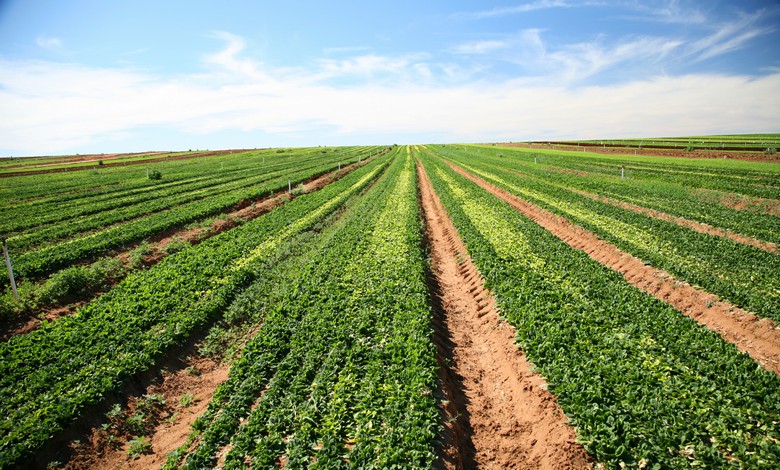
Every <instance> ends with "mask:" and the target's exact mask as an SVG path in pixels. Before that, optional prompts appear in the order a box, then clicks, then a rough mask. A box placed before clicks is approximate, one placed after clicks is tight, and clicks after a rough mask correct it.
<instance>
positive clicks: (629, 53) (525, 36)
mask: <svg viewBox="0 0 780 470" xmlns="http://www.w3.org/2000/svg"><path fill="white" fill-rule="evenodd" d="M543 34H544V31H543V30H541V29H536V28H532V29H526V30H523V31H520V32H518V33H516V34H513V35H509V36H506V37H504V38H502V39H500V40H495V39H491V40H485V41H474V42H468V43H463V44H459V45H457V46H456V47H454V48H453V50H452V52H453V53H454V54H460V55H475V56H480V57H485V56H487V57H488V58H489V59H491V60H493V61H501V62H508V63H512V64H514V65H515V66H516V67H517V68H519V69H520V70H521V71H522V76H523V77H524V79H525V80H526V81H541V82H546V83H557V84H561V85H563V84H566V85H575V84H577V83H580V82H582V81H583V80H586V79H588V78H591V77H593V76H595V75H598V74H600V73H603V72H606V71H608V70H610V69H613V68H616V67H631V66H634V65H636V66H641V67H643V68H644V69H645V70H646V69H647V67H648V66H652V64H654V63H657V62H659V61H661V60H663V59H664V58H666V57H668V56H669V55H670V54H671V53H673V52H674V51H675V50H677V49H678V48H679V47H680V46H681V45H682V44H683V41H681V40H677V39H672V38H664V37H628V38H625V39H623V40H620V41H617V42H616V43H614V44H608V43H607V42H606V41H605V40H604V39H603V38H600V37H597V38H595V39H594V40H592V41H585V42H577V43H571V44H562V45H551V44H549V43H547V42H546V41H545V40H544V38H543Z"/></svg>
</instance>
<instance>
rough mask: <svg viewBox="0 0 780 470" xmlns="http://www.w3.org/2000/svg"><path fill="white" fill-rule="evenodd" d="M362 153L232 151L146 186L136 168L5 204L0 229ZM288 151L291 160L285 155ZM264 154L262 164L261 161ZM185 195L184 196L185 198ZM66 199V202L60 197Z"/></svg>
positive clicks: (81, 218)
mask: <svg viewBox="0 0 780 470" xmlns="http://www.w3.org/2000/svg"><path fill="white" fill-rule="evenodd" d="M366 153H367V151H366V150H365V148H362V147H353V148H346V149H340V151H338V152H326V153H324V154H323V153H321V152H312V151H310V150H308V149H303V150H298V151H295V152H290V154H289V155H290V156H288V157H285V158H284V159H282V158H280V157H278V156H276V155H274V154H271V155H268V152H259V153H243V154H236V155H230V156H229V158H226V157H224V156H222V158H221V160H222V161H221V162H219V163H220V164H224V163H225V162H224V160H227V163H228V165H227V167H224V166H223V167H219V166H218V167H216V168H214V165H215V163H217V162H209V161H199V162H198V163H199V164H198V165H195V164H191V163H190V164H187V166H183V164H182V167H180V168H178V170H179V173H180V175H179V176H174V177H173V178H171V177H169V175H168V174H167V173H166V177H165V178H164V179H163V180H159V181H156V182H153V184H151V185H150V184H149V182H150V180H149V179H148V178H145V177H143V175H144V173H143V169H142V168H141V169H138V170H136V171H135V172H136V173H137V174H140V175H141V177H142V178H141V181H140V182H139V181H138V180H137V179H136V180H135V181H128V182H124V183H122V184H121V185H114V186H113V187H108V188H105V187H102V186H100V187H97V188H89V189H87V190H83V191H79V192H77V193H75V194H74V193H69V194H66V195H59V196H57V195H55V196H52V197H50V198H47V199H46V200H28V201H25V202H22V203H17V204H13V205H10V206H9V208H8V209H7V210H6V211H4V212H3V214H2V215H0V233H5V234H6V235H12V236H13V237H14V238H19V235H21V234H22V233H23V231H24V230H25V229H27V230H28V231H29V229H35V231H36V235H37V230H39V229H40V226H41V225H45V226H46V227H47V228H48V227H49V226H51V225H52V224H55V223H56V222H64V223H65V224H67V223H68V222H70V221H72V220H74V219H75V220H77V221H78V222H79V223H84V222H88V219H89V218H88V217H87V216H90V215H92V214H99V216H103V217H105V215H103V214H100V213H101V212H104V211H109V210H111V211H112V212H118V211H117V209H118V208H121V209H122V210H123V211H127V210H132V207H128V206H132V205H135V204H139V203H143V202H145V201H152V200H154V202H156V203H157V205H161V204H163V205H162V206H160V207H166V206H164V204H165V203H166V202H167V201H166V200H167V198H171V197H178V198H180V199H181V198H184V199H182V200H181V201H171V203H170V205H174V204H181V203H183V202H186V201H187V200H194V199H195V198H197V197H199V196H198V190H200V193H203V192H204V191H208V190H209V189H210V190H212V191H214V190H217V188H218V186H219V185H226V186H227V187H226V188H224V189H223V190H228V189H230V188H231V187H237V185H240V184H241V182H242V181H243V182H244V185H245V186H246V185H249V184H252V179H253V178H254V179H256V178H258V177H261V176H263V175H269V174H271V173H278V172H283V171H289V170H290V169H291V168H298V169H302V168H303V167H304V166H314V165H317V164H318V163H319V164H321V163H324V162H337V161H339V160H341V161H343V162H347V161H354V160H356V159H357V158H358V157H359V156H360V155H362V156H363V157H365V156H367V155H366ZM293 155H294V156H295V158H291V157H292V156H293ZM266 158H267V159H268V163H265V160H266ZM204 175H205V176H204ZM187 197H189V199H186V198H187ZM200 197H203V196H200ZM66 198H67V200H63V199H66ZM141 213H142V212H141ZM125 217H128V216H127V215H126V216H125ZM85 219H87V220H85ZM117 220H122V219H117ZM87 228H89V227H87ZM12 232H19V234H12ZM17 243H18V242H17Z"/></svg>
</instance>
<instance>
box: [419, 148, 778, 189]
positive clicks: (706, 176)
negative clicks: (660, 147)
mask: <svg viewBox="0 0 780 470" xmlns="http://www.w3.org/2000/svg"><path fill="white" fill-rule="evenodd" d="M433 148H435V149H436V151H437V152H439V153H442V154H444V155H449V154H452V155H456V154H464V153H467V154H470V155H474V156H482V155H498V154H501V155H502V158H504V159H505V160H512V159H515V160H522V161H526V162H533V161H534V158H536V162H537V164H539V165H551V166H552V167H554V168H556V167H557V168H561V169H565V170H573V171H580V172H583V171H584V172H587V173H588V176H606V177H611V178H615V179H617V180H618V181H619V180H620V169H621V167H623V168H624V169H625V177H626V178H631V179H632V180H634V181H639V182H646V183H648V184H651V183H653V182H656V181H662V182H664V183H669V182H672V183H674V184H676V185H679V186H681V187H685V188H688V190H689V191H692V190H695V189H699V188H703V189H709V190H715V191H724V192H731V193H735V194H742V195H747V196H751V197H763V198H770V199H777V198H778V192H780V172H778V169H777V165H776V164H769V163H755V162H745V161H725V162H723V161H720V160H715V161H712V160H709V159H706V160H701V159H688V160H686V159H676V158H666V159H664V158H659V157H634V156H630V155H625V156H623V155H595V154H587V153H585V154H584V155H578V153H577V152H551V151H539V150H534V149H508V148H499V147H473V146H466V147H455V146H449V145H448V146H435V147H433Z"/></svg>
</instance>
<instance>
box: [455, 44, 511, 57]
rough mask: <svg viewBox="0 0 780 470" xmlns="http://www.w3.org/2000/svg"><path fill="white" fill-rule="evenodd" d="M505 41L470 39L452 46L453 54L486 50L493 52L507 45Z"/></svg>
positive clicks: (481, 52)
mask: <svg viewBox="0 0 780 470" xmlns="http://www.w3.org/2000/svg"><path fill="white" fill-rule="evenodd" d="M507 45H508V43H507V41H495V40H485V41H472V42H467V43H463V44H459V45H457V46H455V48H453V52H454V53H455V54H469V55H471V54H485V53H487V52H493V51H496V50H499V49H503V48H505V47H507Z"/></svg>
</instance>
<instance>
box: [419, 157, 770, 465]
mask: <svg viewBox="0 0 780 470" xmlns="http://www.w3.org/2000/svg"><path fill="white" fill-rule="evenodd" d="M423 162H424V164H425V168H426V171H427V172H428V175H429V176H430V179H431V181H432V183H433V185H434V188H435V190H436V192H437V193H438V194H439V196H440V198H441V200H442V202H443V204H444V206H445V207H446V209H447V211H448V213H449V214H450V216H451V218H452V219H453V222H454V224H455V226H456V228H457V230H458V233H459V235H460V236H461V238H462V239H463V240H464V242H465V244H466V246H467V247H468V252H469V254H470V255H471V257H472V258H473V260H474V262H475V264H476V266H477V267H478V269H479V270H480V272H481V273H482V275H483V276H484V278H485V279H486V285H487V287H488V288H490V289H491V290H492V291H493V293H494V295H495V297H496V299H497V303H498V306H499V308H500V310H501V312H502V314H503V315H504V316H505V317H506V318H507V319H508V321H509V322H511V323H512V324H513V325H514V326H515V328H516V330H517V341H518V344H519V345H520V347H522V348H523V349H524V350H525V351H526V353H527V355H528V358H529V359H530V360H531V361H532V362H533V363H534V365H535V366H536V368H537V369H538V370H539V371H540V372H541V373H542V375H543V376H544V377H545V378H546V380H547V382H548V387H549V390H550V391H551V392H552V393H553V394H555V395H557V397H558V402H559V403H560V405H561V406H562V408H563V410H564V412H565V413H566V415H567V416H568V417H569V418H570V420H571V423H572V424H573V425H574V426H575V428H576V430H577V434H578V436H579V437H578V438H579V440H580V441H581V442H582V443H583V444H584V445H585V447H586V449H587V450H588V451H589V452H591V453H592V454H593V455H594V456H595V458H596V459H597V460H598V461H600V462H603V463H604V464H606V465H607V467H608V468H622V467H623V466H628V467H634V468H648V469H650V468H652V469H660V468H690V467H697V468H724V467H736V468H775V466H776V464H777V462H778V461H780V422H779V421H780V419H778V417H780V377H778V376H777V375H775V374H774V373H772V372H768V371H766V370H764V369H762V368H761V367H760V366H759V365H758V364H756V362H754V361H753V360H752V359H751V358H750V357H748V356H747V355H745V354H742V353H741V352H739V351H738V350H737V348H736V347H735V346H734V345H732V344H730V343H727V342H726V341H724V340H723V339H722V338H720V336H719V335H718V334H717V333H714V332H712V331H709V330H708V329H707V328H705V327H703V326H700V325H698V324H697V323H696V322H695V321H693V320H692V319H690V318H688V317H686V316H684V315H682V314H681V313H680V312H678V311H676V310H675V309H673V308H672V307H670V306H669V305H667V304H665V303H664V302H662V301H660V300H658V299H656V298H654V297H652V296H650V295H648V294H646V293H644V292H642V291H640V290H639V289H637V288H635V287H633V286H631V285H630V284H628V283H627V282H626V280H625V279H623V277H622V276H621V275H620V274H618V273H616V272H615V271H613V270H611V269H608V268H606V267H604V266H602V265H600V264H599V263H598V262H596V261H594V260H592V259H591V258H589V257H588V255H587V254H585V253H584V252H581V251H578V250H574V249H572V248H571V247H569V246H568V245H566V244H565V243H564V242H562V241H561V240H559V239H558V238H556V237H555V236H553V235H552V234H550V233H549V232H547V231H546V230H544V229H542V228H541V227H540V226H538V225H537V224H535V223H534V222H532V221H530V220H529V219H526V218H525V217H523V216H522V215H521V214H520V213H519V212H517V211H516V210H514V209H513V208H511V207H510V206H509V205H508V204H506V203H504V202H503V201H501V200H499V199H498V198H496V197H494V196H493V195H491V194H489V193H487V192H486V191H484V190H482V189H481V188H479V187H478V186H477V185H475V184H474V183H472V182H471V181H469V180H467V179H466V178H464V177H462V176H460V175H459V174H457V173H455V172H454V171H453V170H451V169H450V168H449V167H448V166H447V165H446V164H445V163H444V162H443V161H441V160H439V159H438V158H433V157H431V156H428V155H426V156H425V157H424V158H423Z"/></svg>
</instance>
